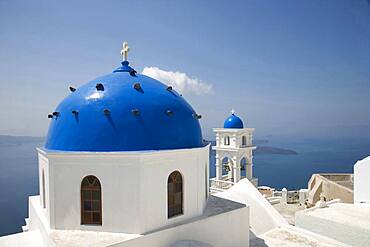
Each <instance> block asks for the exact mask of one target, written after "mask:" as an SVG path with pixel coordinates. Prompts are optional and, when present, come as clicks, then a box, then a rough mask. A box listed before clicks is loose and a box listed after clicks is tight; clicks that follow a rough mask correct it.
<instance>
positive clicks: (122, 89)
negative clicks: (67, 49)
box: [45, 61, 203, 152]
mask: <svg viewBox="0 0 370 247" xmlns="http://www.w3.org/2000/svg"><path fill="white" fill-rule="evenodd" d="M72 90H73V89H72ZM49 117H50V118H52V119H51V123H50V126H49V132H48V135H47V138H46V143H45V148H46V149H50V150H60V151H104V152H109V151H139V150H163V149H182V148H196V147H201V146H203V141H202V132H201V128H200V124H199V120H198V118H199V117H198V115H197V114H196V113H195V111H194V110H193V108H192V107H191V106H190V105H189V104H188V103H187V102H186V100H185V99H184V98H183V97H182V96H181V95H179V94H178V93H177V92H175V91H174V90H172V88H170V87H167V86H166V85H164V84H162V83H161V82H159V81H157V80H155V79H153V78H150V77H148V76H145V75H141V74H137V73H136V71H134V70H133V69H132V68H131V67H130V66H128V62H127V61H124V62H122V67H120V68H118V69H116V70H115V71H114V72H113V73H111V74H108V75H105V76H102V77H99V78H97V79H95V80H92V81H90V82H88V83H87V84H85V85H83V86H81V87H80V88H78V89H77V90H75V91H74V92H72V93H71V94H70V95H69V96H67V97H66V98H65V99H64V100H63V101H62V102H61V103H60V104H59V106H58V107H57V108H56V110H55V112H54V113H53V114H52V115H49Z"/></svg>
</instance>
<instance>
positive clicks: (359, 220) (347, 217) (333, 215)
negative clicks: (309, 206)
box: [305, 203, 370, 230]
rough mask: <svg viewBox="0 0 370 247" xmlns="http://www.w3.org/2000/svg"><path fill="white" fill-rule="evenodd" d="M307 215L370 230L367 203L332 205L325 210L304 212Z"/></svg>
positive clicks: (369, 212)
mask: <svg viewBox="0 0 370 247" xmlns="http://www.w3.org/2000/svg"><path fill="white" fill-rule="evenodd" d="M305 213H306V214H307V215H310V216H313V217H317V218H320V219H324V220H328V221H332V222H336V223H339V224H343V225H346V226H352V227H357V228H362V229H367V230H370V204H369V203H356V204H350V203H334V204H330V205H329V206H328V207H326V208H314V209H313V210H309V211H306V212H305Z"/></svg>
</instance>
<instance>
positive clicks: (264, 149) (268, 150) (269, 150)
mask: <svg viewBox="0 0 370 247" xmlns="http://www.w3.org/2000/svg"><path fill="white" fill-rule="evenodd" d="M254 153H255V154H284V155H297V154H298V153H297V152H296V151H294V150H290V149H285V148H275V147H269V146H257V149H256V150H255V151H254Z"/></svg>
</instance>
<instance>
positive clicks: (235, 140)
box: [211, 110, 258, 191]
mask: <svg viewBox="0 0 370 247" xmlns="http://www.w3.org/2000/svg"><path fill="white" fill-rule="evenodd" d="M213 131H214V132H215V134H216V145H215V146H213V147H212V149H213V150H215V151H216V164H215V165H216V177H215V178H212V179H211V190H212V191H218V190H223V189H228V188H229V187H230V186H232V185H234V184H236V183H237V182H239V181H240V179H242V178H244V177H246V178H247V179H248V180H250V181H251V182H252V183H253V184H254V185H255V186H257V184H258V180H257V179H256V178H254V177H253V150H254V149H255V148H256V147H255V146H253V142H252V139H253V132H254V128H245V127H244V123H243V121H242V120H241V119H240V118H239V117H238V116H237V115H236V114H235V112H234V110H232V111H231V115H230V116H229V117H228V118H227V119H226V120H225V122H224V127H223V128H214V129H213ZM243 171H245V174H246V176H243V175H242V172H243Z"/></svg>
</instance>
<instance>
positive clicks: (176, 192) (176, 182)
mask: <svg viewBox="0 0 370 247" xmlns="http://www.w3.org/2000/svg"><path fill="white" fill-rule="evenodd" d="M182 191H183V183H182V176H181V173H180V172H178V171H174V172H172V173H171V174H170V175H169V176H168V180H167V216H168V218H171V217H174V216H176V215H180V214H183V192H182Z"/></svg>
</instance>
